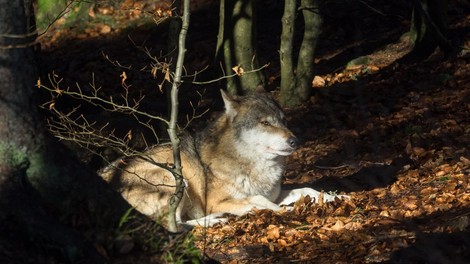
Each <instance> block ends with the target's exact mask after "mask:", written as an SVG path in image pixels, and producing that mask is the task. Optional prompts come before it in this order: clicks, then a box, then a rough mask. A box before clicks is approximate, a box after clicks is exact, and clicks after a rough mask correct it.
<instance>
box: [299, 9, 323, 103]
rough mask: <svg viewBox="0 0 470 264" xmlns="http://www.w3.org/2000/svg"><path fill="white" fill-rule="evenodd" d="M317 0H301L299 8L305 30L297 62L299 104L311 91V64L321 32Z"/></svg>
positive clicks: (305, 99) (312, 63)
mask: <svg viewBox="0 0 470 264" xmlns="http://www.w3.org/2000/svg"><path fill="white" fill-rule="evenodd" d="M318 1H319V0H302V1H301V9H302V14H303V17H304V22H305V31H304V37H303V40H302V44H301V46H300V51H299V60H298V62H297V76H296V77H297V81H296V84H297V97H298V102H295V103H296V104H299V103H301V102H305V101H307V100H308V99H309V98H310V94H311V91H312V79H313V65H314V57H315V48H316V47H317V42H318V37H319V35H320V32H321V25H322V19H321V16H320V12H319V5H318Z"/></svg>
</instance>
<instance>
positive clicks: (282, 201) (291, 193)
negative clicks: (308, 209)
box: [278, 188, 349, 205]
mask: <svg viewBox="0 0 470 264" xmlns="http://www.w3.org/2000/svg"><path fill="white" fill-rule="evenodd" d="M321 193H322V192H319V191H316V190H314V189H312V188H299V189H293V190H283V191H282V192H281V195H280V196H279V199H278V204H279V205H289V204H292V203H294V202H295V201H297V200H298V199H300V197H302V196H307V195H308V196H310V197H311V198H313V199H315V201H316V202H317V203H318V202H319V199H320V194H321ZM336 197H338V198H340V199H349V196H347V195H332V194H327V193H323V201H322V202H331V201H334V200H335V198H336Z"/></svg>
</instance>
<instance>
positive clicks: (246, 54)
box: [216, 0, 264, 94]
mask: <svg viewBox="0 0 470 264" xmlns="http://www.w3.org/2000/svg"><path fill="white" fill-rule="evenodd" d="M254 9H255V5H254V1H253V0H233V1H232V0H221V1H220V14H219V16H220V18H219V19H220V21H219V34H218V36H217V50H216V64H219V63H221V64H222V67H223V70H224V71H225V74H227V75H228V74H232V73H233V70H232V68H233V67H236V66H240V67H241V68H242V69H244V70H245V71H247V70H254V69H257V68H259V63H258V57H257V56H256V23H255V22H256V21H255V11H254ZM259 85H264V75H263V74H262V73H261V72H260V71H256V72H252V73H247V74H242V75H241V76H237V77H235V78H229V79H227V90H228V91H229V92H230V93H231V94H245V93H247V92H251V91H253V90H254V89H256V87H257V86H259Z"/></svg>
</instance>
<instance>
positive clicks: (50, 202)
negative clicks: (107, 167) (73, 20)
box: [0, 0, 129, 263]
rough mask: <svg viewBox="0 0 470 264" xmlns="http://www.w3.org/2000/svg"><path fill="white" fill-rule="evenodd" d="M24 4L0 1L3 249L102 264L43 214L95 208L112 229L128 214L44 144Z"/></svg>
mask: <svg viewBox="0 0 470 264" xmlns="http://www.w3.org/2000/svg"><path fill="white" fill-rule="evenodd" d="M26 2H27V3H29V4H28V5H25V3H24V1H23V0H15V1H9V0H0V212H1V214H0V245H3V244H5V243H8V244H10V245H13V244H15V241H16V242H19V244H22V245H19V246H20V247H23V248H24V247H26V248H32V247H33V248H34V247H35V248H36V249H38V250H39V251H40V250H43V251H44V250H46V251H47V250H48V249H50V250H51V251H54V252H56V253H57V254H56V255H55V256H56V258H57V259H59V260H60V262H76V261H85V260H86V263H103V259H102V258H101V257H100V256H99V255H98V254H97V253H96V251H95V250H94V248H93V247H91V246H90V245H88V243H86V242H85V240H84V239H83V238H82V237H81V236H80V235H79V234H78V233H76V232H75V231H73V230H72V229H70V228H68V227H65V226H64V225H62V224H61V223H59V221H58V220H57V219H56V218H55V217H54V216H52V215H51V214H50V213H49V212H48V210H45V209H44V208H46V207H44V205H45V204H47V208H53V209H54V210H53V211H54V213H61V214H62V215H63V216H65V214H66V213H74V212H75V211H78V210H82V209H83V208H86V209H88V210H91V209H90V208H92V207H93V208H94V211H93V212H94V213H96V214H100V215H105V214H106V213H109V212H114V214H112V216H111V217H109V219H108V220H109V225H110V226H113V224H114V223H117V221H118V220H119V218H120V217H121V216H122V215H123V214H124V213H125V211H126V210H127V208H129V207H128V205H126V203H125V202H124V201H123V200H122V198H117V197H120V196H119V195H118V194H116V193H114V192H111V191H110V190H108V189H107V188H106V187H105V186H106V185H105V184H104V182H103V181H102V180H100V179H99V178H98V177H93V173H90V172H89V171H86V170H85V169H83V166H81V165H79V164H78V163H76V162H75V161H74V160H73V159H71V158H70V156H69V155H68V154H67V153H66V152H65V151H63V150H62V148H61V147H57V146H55V145H54V144H53V143H47V142H51V141H48V140H47V136H46V132H45V131H44V126H43V123H42V119H41V117H40V115H39V112H38V110H37V109H38V107H37V103H36V102H35V98H36V96H37V95H36V92H37V91H38V88H36V87H35V84H36V80H37V75H36V71H35V66H34V65H35V63H34V50H33V44H34V42H33V41H34V39H35V36H34V32H35V31H34V30H35V29H34V28H31V26H33V27H34V25H33V23H28V22H27V21H28V20H27V16H28V17H30V16H31V14H32V11H31V10H32V9H28V10H27V11H25V6H26V7H27V8H31V5H30V4H31V1H26ZM27 14H29V15H27ZM61 150H62V151H61ZM111 204H112V206H110V205H111ZM11 228H13V229H11ZM12 232H13V233H12ZM2 253H3V252H2ZM36 253H37V252H36ZM48 253H50V252H48ZM25 256H27V255H25ZM30 257H33V256H30ZM47 257H48V258H49V257H51V256H49V255H47ZM0 259H1V258H0ZM33 259H34V257H33ZM38 261H39V260H38Z"/></svg>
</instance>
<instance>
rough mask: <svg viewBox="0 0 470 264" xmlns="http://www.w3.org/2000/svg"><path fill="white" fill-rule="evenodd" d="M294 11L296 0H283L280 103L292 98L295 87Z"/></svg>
mask: <svg viewBox="0 0 470 264" xmlns="http://www.w3.org/2000/svg"><path fill="white" fill-rule="evenodd" d="M296 13H297V3H296V1H289V0H285V3H284V14H283V15H282V33H281V47H280V49H279V56H280V63H281V91H280V94H279V100H280V103H281V104H282V105H288V104H289V102H291V101H292V100H293V99H292V97H293V95H294V94H295V89H296V78H295V75H294V55H293V49H294V33H295V17H296Z"/></svg>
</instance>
